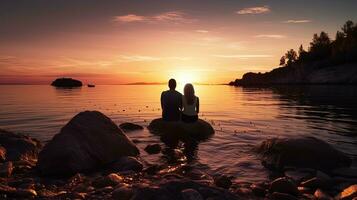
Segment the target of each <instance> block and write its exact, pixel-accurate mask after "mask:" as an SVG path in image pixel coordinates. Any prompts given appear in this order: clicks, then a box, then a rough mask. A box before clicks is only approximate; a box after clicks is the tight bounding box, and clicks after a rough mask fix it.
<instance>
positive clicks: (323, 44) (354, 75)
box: [229, 21, 357, 86]
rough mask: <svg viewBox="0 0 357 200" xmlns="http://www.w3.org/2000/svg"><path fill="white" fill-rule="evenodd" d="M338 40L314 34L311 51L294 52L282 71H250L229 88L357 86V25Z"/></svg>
mask: <svg viewBox="0 0 357 200" xmlns="http://www.w3.org/2000/svg"><path fill="white" fill-rule="evenodd" d="M341 30H342V31H337V33H336V37H335V40H333V41H332V40H331V39H330V37H329V36H328V34H327V33H326V32H323V31H322V32H321V33H320V34H319V35H318V34H314V36H313V39H312V41H311V42H310V47H309V49H308V51H305V50H304V48H303V46H302V45H300V47H299V51H298V52H296V51H295V50H294V49H290V50H289V51H287V52H286V54H285V55H284V56H282V57H281V59H280V66H281V67H279V68H276V69H273V70H272V71H270V72H266V73H260V72H259V73H253V72H249V73H246V74H244V75H243V77H242V78H241V79H236V80H235V81H231V82H230V83H229V85H233V86H249V85H280V84H357V24H355V23H353V22H352V21H347V22H346V23H345V24H344V25H343V27H342V28H341Z"/></svg>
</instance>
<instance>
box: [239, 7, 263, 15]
mask: <svg viewBox="0 0 357 200" xmlns="http://www.w3.org/2000/svg"><path fill="white" fill-rule="evenodd" d="M269 12H270V8H269V6H258V7H250V8H244V9H242V10H239V11H237V14H239V15H247V14H251V15H255V14H263V13H269Z"/></svg>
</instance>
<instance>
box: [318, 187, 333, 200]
mask: <svg viewBox="0 0 357 200" xmlns="http://www.w3.org/2000/svg"><path fill="white" fill-rule="evenodd" d="M314 196H315V198H316V200H333V198H332V197H331V196H330V195H328V194H327V193H325V192H324V191H322V190H320V189H317V190H316V191H315V193H314Z"/></svg>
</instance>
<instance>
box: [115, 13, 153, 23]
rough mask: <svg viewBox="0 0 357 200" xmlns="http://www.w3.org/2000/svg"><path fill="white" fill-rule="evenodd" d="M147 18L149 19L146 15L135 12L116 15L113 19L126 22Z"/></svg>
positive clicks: (140, 20)
mask: <svg viewBox="0 0 357 200" xmlns="http://www.w3.org/2000/svg"><path fill="white" fill-rule="evenodd" d="M145 20H147V19H146V17H144V16H140V15H135V14H129V15H122V16H115V17H114V19H113V21H115V22H124V23H129V22H142V21H145Z"/></svg>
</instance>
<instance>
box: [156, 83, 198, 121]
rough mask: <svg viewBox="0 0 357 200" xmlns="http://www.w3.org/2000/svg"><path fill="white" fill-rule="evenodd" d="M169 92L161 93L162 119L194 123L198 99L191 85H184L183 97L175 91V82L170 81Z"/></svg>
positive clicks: (196, 116)
mask: <svg viewBox="0 0 357 200" xmlns="http://www.w3.org/2000/svg"><path fill="white" fill-rule="evenodd" d="M168 86H169V88H170V89H169V90H167V91H164V92H162V93H161V109H162V119H163V120H164V121H183V122H185V123H194V122H196V121H197V120H198V113H199V108H200V104H199V98H198V97H197V96H196V95H195V89H194V87H193V85H192V84H191V83H188V84H186V85H185V87H184V90H183V93H184V94H183V95H182V94H181V93H180V92H178V91H176V80H175V79H170V80H169V83H168Z"/></svg>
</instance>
